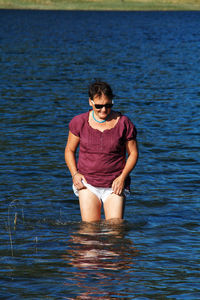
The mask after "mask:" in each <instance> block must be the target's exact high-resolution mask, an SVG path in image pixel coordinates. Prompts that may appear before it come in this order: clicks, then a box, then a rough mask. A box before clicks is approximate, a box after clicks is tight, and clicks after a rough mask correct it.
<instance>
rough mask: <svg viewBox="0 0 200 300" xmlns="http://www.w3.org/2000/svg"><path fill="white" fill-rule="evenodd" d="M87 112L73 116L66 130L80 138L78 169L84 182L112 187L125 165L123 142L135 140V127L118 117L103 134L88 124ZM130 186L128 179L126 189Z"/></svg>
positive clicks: (128, 179) (121, 116)
mask: <svg viewBox="0 0 200 300" xmlns="http://www.w3.org/2000/svg"><path fill="white" fill-rule="evenodd" d="M88 120H89V111H88V112H86V113H83V114H80V115H78V116H75V117H74V118H73V119H72V120H71V122H70V123H69V130H70V131H71V132H72V133H73V134H74V135H76V136H78V137H79V138H80V149H79V159H78V170H79V172H80V173H81V174H83V175H84V176H85V178H86V180H87V182H88V183H89V184H91V185H93V186H96V187H111V186H112V182H113V180H114V179H115V178H116V177H118V176H119V175H120V174H121V172H122V170H123V168H124V166H125V163H126V142H127V141H129V140H135V139H136V134H137V133H136V128H135V126H134V125H133V124H132V122H131V121H130V120H129V118H128V117H126V116H123V115H121V114H120V118H119V120H118V122H117V124H116V125H115V127H113V128H111V129H106V130H104V131H103V132H101V131H99V130H98V129H94V128H92V127H91V126H90V125H89V121H88ZM129 186H130V177H128V178H127V179H126V183H125V188H129Z"/></svg>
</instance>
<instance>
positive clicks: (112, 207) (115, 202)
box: [104, 193, 125, 220]
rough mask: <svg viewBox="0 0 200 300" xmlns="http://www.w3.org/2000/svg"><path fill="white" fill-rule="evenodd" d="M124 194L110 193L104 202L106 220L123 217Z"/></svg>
mask: <svg viewBox="0 0 200 300" xmlns="http://www.w3.org/2000/svg"><path fill="white" fill-rule="evenodd" d="M124 206H125V196H119V195H116V194H114V193H112V194H110V195H109V196H108V198H107V199H106V200H105V202H104V213H105V218H106V220H109V219H123V215H124Z"/></svg>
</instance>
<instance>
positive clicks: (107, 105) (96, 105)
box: [91, 100, 113, 109]
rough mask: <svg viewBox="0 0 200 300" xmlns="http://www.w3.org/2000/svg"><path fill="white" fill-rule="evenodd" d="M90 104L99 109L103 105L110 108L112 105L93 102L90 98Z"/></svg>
mask: <svg viewBox="0 0 200 300" xmlns="http://www.w3.org/2000/svg"><path fill="white" fill-rule="evenodd" d="M91 102H92V104H93V105H94V106H95V108H96V109H101V108H103V107H105V108H111V107H113V103H107V104H95V103H94V101H93V100H91Z"/></svg>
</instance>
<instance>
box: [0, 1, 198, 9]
mask: <svg viewBox="0 0 200 300" xmlns="http://www.w3.org/2000/svg"><path fill="white" fill-rule="evenodd" d="M0 8H4V9H47V10H54V9H55V10H200V0H0Z"/></svg>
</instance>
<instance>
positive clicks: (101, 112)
mask: <svg viewBox="0 0 200 300" xmlns="http://www.w3.org/2000/svg"><path fill="white" fill-rule="evenodd" d="M95 104H101V105H102V104H103V105H105V104H112V100H111V99H109V98H108V97H107V96H105V95H104V94H102V95H101V96H98V95H95V96H94V98H93V101H91V100H90V105H92V108H93V110H94V113H95V115H96V117H97V118H99V119H100V120H105V119H106V118H107V116H108V115H109V114H110V112H111V108H107V107H105V106H103V107H102V108H100V109H98V108H96V107H95Z"/></svg>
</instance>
